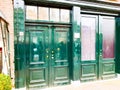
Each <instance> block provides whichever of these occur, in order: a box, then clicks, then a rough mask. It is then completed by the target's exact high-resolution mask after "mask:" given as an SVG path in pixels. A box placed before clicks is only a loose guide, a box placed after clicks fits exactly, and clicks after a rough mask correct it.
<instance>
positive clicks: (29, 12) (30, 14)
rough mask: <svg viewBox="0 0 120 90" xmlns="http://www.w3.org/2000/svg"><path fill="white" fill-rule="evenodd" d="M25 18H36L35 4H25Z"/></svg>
mask: <svg viewBox="0 0 120 90" xmlns="http://www.w3.org/2000/svg"><path fill="white" fill-rule="evenodd" d="M26 19H32V20H37V7H36V6H26Z"/></svg>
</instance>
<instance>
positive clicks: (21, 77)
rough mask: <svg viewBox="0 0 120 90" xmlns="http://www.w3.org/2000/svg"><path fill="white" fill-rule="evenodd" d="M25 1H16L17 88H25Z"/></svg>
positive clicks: (15, 47)
mask: <svg viewBox="0 0 120 90" xmlns="http://www.w3.org/2000/svg"><path fill="white" fill-rule="evenodd" d="M24 16H25V12H24V1H23V0H14V49H15V50H14V51H15V52H14V55H15V57H14V60H15V87H16V88H21V87H24V86H25V50H24V49H25V47H24V31H25V27H24V25H25V24H24V22H25V18H24Z"/></svg>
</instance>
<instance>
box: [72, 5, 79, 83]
mask: <svg viewBox="0 0 120 90" xmlns="http://www.w3.org/2000/svg"><path fill="white" fill-rule="evenodd" d="M72 33H73V53H72V54H73V64H72V65H73V69H72V71H73V81H75V80H80V56H81V54H80V52H81V49H80V45H81V44H80V7H77V6H73V8H72Z"/></svg>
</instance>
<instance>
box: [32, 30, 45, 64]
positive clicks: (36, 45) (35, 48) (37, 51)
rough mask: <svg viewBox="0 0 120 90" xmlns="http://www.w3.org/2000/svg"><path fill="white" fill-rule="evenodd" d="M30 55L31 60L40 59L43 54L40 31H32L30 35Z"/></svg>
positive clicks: (36, 60) (37, 60)
mask: <svg viewBox="0 0 120 90" xmlns="http://www.w3.org/2000/svg"><path fill="white" fill-rule="evenodd" d="M31 40H32V41H31V56H32V62H39V61H42V58H43V57H42V56H43V55H42V54H43V41H42V33H40V32H39V33H38V32H37V33H32V35H31Z"/></svg>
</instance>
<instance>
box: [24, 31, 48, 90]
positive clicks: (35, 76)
mask: <svg viewBox="0 0 120 90" xmlns="http://www.w3.org/2000/svg"><path fill="white" fill-rule="evenodd" d="M27 36H28V37H27ZM26 38H29V39H28V47H26V48H28V50H26V53H29V55H28V60H27V65H28V76H29V77H28V78H29V79H28V80H29V81H28V85H29V88H32V87H34V86H36V87H44V86H46V85H47V82H48V79H47V78H48V77H47V75H48V69H47V62H46V60H45V46H46V45H45V41H44V39H45V30H39V31H28V32H27V34H26Z"/></svg>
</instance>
